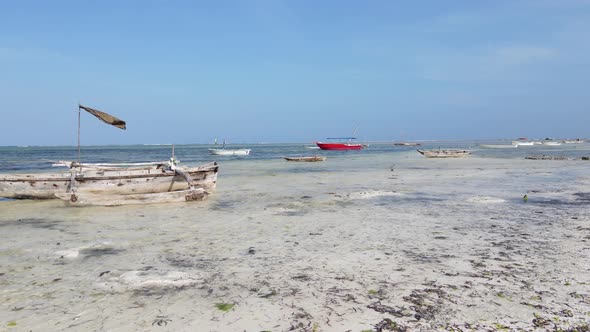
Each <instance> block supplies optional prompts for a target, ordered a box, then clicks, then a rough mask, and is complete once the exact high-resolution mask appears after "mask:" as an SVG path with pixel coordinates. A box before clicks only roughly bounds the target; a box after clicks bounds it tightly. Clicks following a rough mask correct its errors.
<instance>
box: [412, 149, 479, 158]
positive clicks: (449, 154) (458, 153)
mask: <svg viewBox="0 0 590 332" xmlns="http://www.w3.org/2000/svg"><path fill="white" fill-rule="evenodd" d="M416 151H418V152H420V154H422V155H423V156H424V157H426V158H463V157H467V156H468V155H470V154H471V152H469V151H467V150H416Z"/></svg>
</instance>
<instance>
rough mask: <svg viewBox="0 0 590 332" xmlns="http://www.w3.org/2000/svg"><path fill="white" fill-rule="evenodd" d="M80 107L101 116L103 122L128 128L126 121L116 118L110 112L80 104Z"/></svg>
mask: <svg viewBox="0 0 590 332" xmlns="http://www.w3.org/2000/svg"><path fill="white" fill-rule="evenodd" d="M78 108H81V109H83V110H85V111H86V112H88V113H90V114H92V115H94V116H95V117H97V118H99V119H100V120H101V121H102V122H104V123H106V124H110V125H111V126H115V127H117V128H120V129H123V130H125V129H127V127H126V124H125V121H123V120H121V119H119V118H116V117H114V116H112V115H110V114H108V113H105V112H101V111H99V110H95V109H94V108H90V107H86V106H82V105H78Z"/></svg>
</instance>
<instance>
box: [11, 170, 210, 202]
mask: <svg viewBox="0 0 590 332" xmlns="http://www.w3.org/2000/svg"><path fill="white" fill-rule="evenodd" d="M170 163H171V162H156V163H141V164H126V165H124V166H123V165H117V164H78V163H75V162H62V163H60V164H63V165H67V166H68V167H69V168H70V170H69V171H67V172H63V171H62V172H53V173H36V174H4V175H0V197H5V198H15V199H27V198H32V199H52V198H56V197H57V195H56V194H58V193H67V192H68V191H69V190H70V188H71V187H72V183H75V184H76V190H77V192H80V193H89V194H103V195H129V194H147V193H158V192H169V191H175V190H182V189H187V184H188V183H187V182H186V181H185V178H184V176H183V175H181V174H180V172H183V173H186V174H188V175H189V176H190V178H191V183H190V184H191V185H192V186H194V187H196V188H203V189H205V190H214V189H215V187H216V185H217V172H218V169H219V166H218V165H217V163H215V162H213V163H208V164H205V165H201V166H198V167H178V166H176V165H175V167H174V168H176V170H174V169H172V168H173V167H171V165H170ZM172 163H174V161H172Z"/></svg>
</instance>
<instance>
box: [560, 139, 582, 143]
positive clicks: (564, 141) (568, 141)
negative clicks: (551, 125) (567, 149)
mask: <svg viewBox="0 0 590 332" xmlns="http://www.w3.org/2000/svg"><path fill="white" fill-rule="evenodd" d="M561 142H562V143H563V144H580V143H584V141H583V140H581V139H579V138H578V139H575V140H563V141H561Z"/></svg>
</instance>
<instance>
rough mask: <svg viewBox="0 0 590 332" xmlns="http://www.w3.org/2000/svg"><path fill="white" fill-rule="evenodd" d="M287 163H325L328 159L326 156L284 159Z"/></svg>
mask: <svg viewBox="0 0 590 332" xmlns="http://www.w3.org/2000/svg"><path fill="white" fill-rule="evenodd" d="M283 158H285V160H287V161H302V162H317V161H325V160H326V157H324V156H309V157H283Z"/></svg>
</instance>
